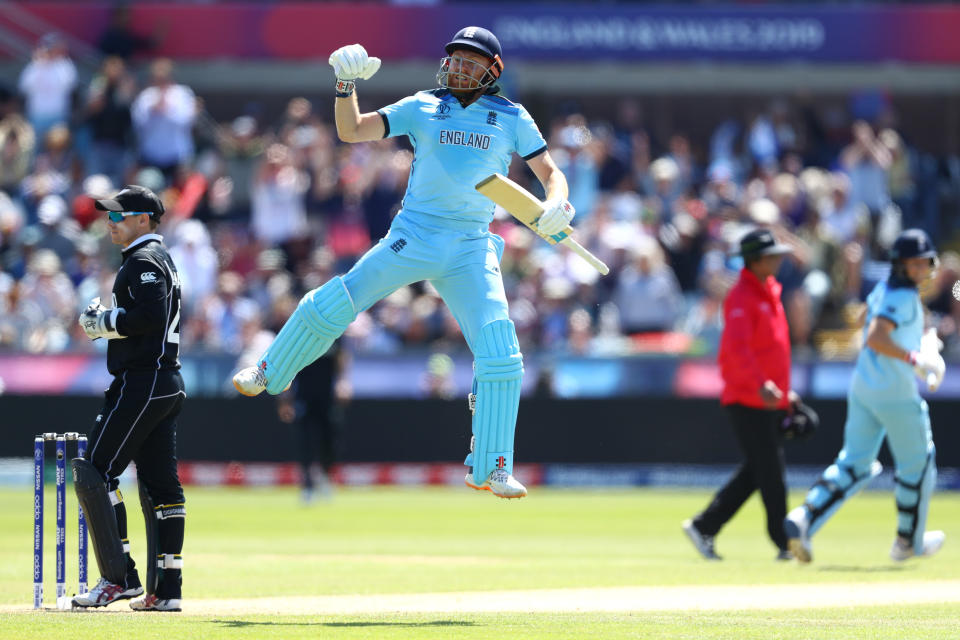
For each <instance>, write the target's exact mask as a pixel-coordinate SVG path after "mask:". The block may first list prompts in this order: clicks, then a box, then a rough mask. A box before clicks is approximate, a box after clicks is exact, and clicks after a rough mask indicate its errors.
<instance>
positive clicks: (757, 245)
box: [740, 229, 793, 258]
mask: <svg viewBox="0 0 960 640" xmlns="http://www.w3.org/2000/svg"><path fill="white" fill-rule="evenodd" d="M792 252H793V249H791V248H790V246H789V245H786V244H778V243H777V239H776V238H774V237H773V233H771V232H770V230H769V229H754V230H753V231H750V232H749V233H747V234H746V235H745V236H743V237H742V238H741V239H740V255H741V256H743V257H744V258H755V257H759V256H779V255H783V254H785V253H792Z"/></svg>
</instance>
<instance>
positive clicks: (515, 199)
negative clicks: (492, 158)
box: [476, 173, 610, 275]
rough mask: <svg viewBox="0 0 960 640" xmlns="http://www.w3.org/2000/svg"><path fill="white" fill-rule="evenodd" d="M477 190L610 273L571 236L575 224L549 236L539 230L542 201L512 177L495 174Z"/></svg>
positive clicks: (553, 239)
mask: <svg viewBox="0 0 960 640" xmlns="http://www.w3.org/2000/svg"><path fill="white" fill-rule="evenodd" d="M476 189H477V191H479V192H480V193H482V194H483V195H485V196H487V197H488V198H490V199H491V200H493V201H494V202H496V203H497V204H498V205H500V206H501V207H503V208H504V209H505V210H506V211H507V213H509V214H510V215H512V216H513V217H514V218H516V219H517V220H519V221H520V222H522V223H523V224H524V225H526V226H527V227H528V228H529V229H531V230H532V231H533V232H534V233H536V234H537V235H538V236H540V237H541V238H543V239H544V240H546V241H547V242H549V243H550V244H562V245H564V246H565V247H569V248H570V250H571V251H573V252H574V253H575V254H577V255H578V256H580V257H581V258H583V259H584V260H586V261H587V262H588V263H590V266H592V267H593V268H594V269H596V270H597V271H599V272H600V273H601V274H603V275H607V274H608V273H610V268H609V267H607V265H605V264H604V263H603V261H602V260H600V258H598V257H597V256H595V255H593V254H592V253H590V252H589V251H587V250H586V249H584V248H583V245H581V244H580V243H579V242H577V241H576V240H574V239H573V237H572V235H571V234H572V233H573V227H571V226H570V225H567V228H566V229H564V230H563V231H561V232H560V233H558V234H555V235H552V236H546V235H543V234H542V233H540V232H539V231H537V221H538V220H540V216H542V215H543V203H542V202H540V200H538V199H537V198H536V196H534V195H533V194H532V193H530V192H529V191H527V190H526V189H524V188H523V187H521V186H520V185H518V184H517V183H516V182H514V181H513V180H511V179H510V178H507V177H506V176H502V175H500V174H499V173H495V174H493V175H491V176H488V177H486V178H484V179H483V180H481V181H480V182H479V183H477V186H476Z"/></svg>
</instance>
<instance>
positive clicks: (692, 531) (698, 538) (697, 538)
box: [680, 520, 723, 560]
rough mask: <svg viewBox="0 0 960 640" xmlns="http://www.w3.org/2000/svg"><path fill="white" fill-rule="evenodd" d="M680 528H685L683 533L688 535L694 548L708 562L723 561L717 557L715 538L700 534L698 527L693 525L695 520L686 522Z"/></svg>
mask: <svg viewBox="0 0 960 640" xmlns="http://www.w3.org/2000/svg"><path fill="white" fill-rule="evenodd" d="M680 526H681V527H682V528H683V532H684V533H685V534H687V537H688V538H690V542H692V543H693V546H694V547H695V548H696V550H697V551H698V552H699V553H700V555H702V556H703V557H704V558H706V559H707V560H722V559H723V558H721V557H720V556H718V555H717V552H716V550H715V549H714V547H713V536H708V535H705V534H703V533H700V529H697V525H695V524H693V520H684V521H683V524H681V525H680Z"/></svg>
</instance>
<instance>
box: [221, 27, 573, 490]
mask: <svg viewBox="0 0 960 640" xmlns="http://www.w3.org/2000/svg"><path fill="white" fill-rule="evenodd" d="M446 54H447V55H446V56H445V57H443V58H442V59H441V61H440V70H439V71H438V72H437V83H438V84H439V85H440V88H439V89H432V90H425V91H420V92H418V93H416V94H414V95H412V96H409V97H406V98H404V99H402V100H400V101H399V102H396V103H394V104H392V105H389V106H387V107H384V108H382V109H380V110H378V111H375V112H371V113H360V109H359V107H358V105H357V97H356V90H355V86H354V83H355V82H356V81H357V80H358V79H362V80H366V79H368V78H370V77H371V76H373V74H375V73H376V72H377V70H378V69H379V68H380V60H379V58H374V57H370V56H368V55H367V52H366V50H365V49H364V48H363V47H362V46H360V45H359V44H352V45H348V46H346V47H341V48H340V49H337V50H336V51H334V52H333V54H331V55H330V64H331V65H332V66H333V70H334V73H335V74H336V78H337V79H336V100H335V114H336V122H337V133H338V135H339V136H340V139H341V140H343V141H345V142H366V141H372V140H379V139H381V138H386V137H389V136H400V135H405V136H407V137H408V138H409V139H410V142H411V144H412V145H413V149H414V160H413V166H412V169H411V171H410V178H409V182H408V184H407V191H406V194H405V195H404V198H403V205H402V208H401V210H400V212H399V213H398V214H397V216H396V217H395V218H394V220H393V223H392V225H391V227H390V231H389V233H388V234H387V236H386V237H385V238H383V239H381V240H380V242H379V243H378V244H377V245H376V246H374V247H373V248H372V249H370V251H368V252H367V253H366V255H364V256H363V257H362V258H361V259H360V260H359V261H358V262H357V264H356V265H354V267H353V268H352V269H350V271H349V272H348V273H346V274H345V275H343V276H337V277H335V278H333V279H332V280H330V281H329V282H327V283H326V284H325V285H323V286H322V287H320V288H318V289H315V290H314V291H311V292H310V293H308V294H307V295H305V296H304V297H303V299H302V300H301V301H300V304H299V306H298V307H297V310H296V311H295V312H294V313H293V315H292V316H290V319H289V320H288V321H287V323H286V325H285V326H284V327H283V329H282V330H281V331H280V334H279V335H278V336H277V338H276V340H275V341H274V342H273V344H272V345H270V347H269V348H268V349H267V351H266V353H264V354H263V356H262V357H261V358H260V361H259V366H257V367H250V368H248V369H244V370H242V371H240V372H239V373H238V374H237V375H236V376H235V377H234V385H235V386H236V387H237V389H238V390H239V391H240V392H241V393H243V394H246V395H256V394H258V393H260V392H261V391H263V390H264V389H265V390H266V391H267V392H268V393H272V394H276V393H280V392H281V391H283V389H284V388H286V387H287V385H289V384H290V381H291V380H293V378H294V376H295V375H296V374H297V372H298V371H299V370H300V369H302V368H303V367H304V366H306V365H307V364H308V363H310V362H312V361H313V360H315V359H316V358H317V357H319V356H320V355H321V354H322V353H324V351H326V350H327V348H328V347H329V346H330V344H331V343H332V342H333V341H334V340H336V339H337V338H338V337H339V336H340V335H341V334H342V333H343V332H344V330H345V329H346V328H347V325H349V324H350V322H352V321H353V319H354V318H356V317H357V314H358V313H360V312H361V311H363V310H365V309H367V308H369V307H370V306H371V305H373V304H374V303H375V302H377V301H378V300H380V299H381V298H383V297H385V296H387V295H389V294H390V293H392V292H393V291H395V290H396V289H398V288H400V287H403V286H405V285H408V284H411V283H413V282H417V281H420V280H429V281H430V282H431V283H432V284H433V285H434V286H435V287H436V289H437V291H438V292H439V293H440V295H441V296H442V298H443V300H444V302H446V304H447V306H448V307H449V308H450V310H451V312H452V313H453V315H454V317H455V318H456V320H457V322H458V323H459V325H460V329H461V330H462V331H463V335H464V337H465V338H466V340H467V344H468V345H469V346H470V349H471V351H472V352H473V355H474V392H473V394H471V398H472V399H475V403H474V402H472V401H471V406H472V407H473V445H472V447H471V449H472V451H471V453H470V455H468V456H467V459H466V462H465V464H466V465H467V466H468V467H470V471H469V473H467V475H466V484H467V485H468V486H470V487H473V488H474V489H484V490H489V491H492V492H493V493H494V494H495V495H497V496H500V497H502V498H520V497H523V496H525V495H526V493H527V490H526V488H525V487H524V486H523V485H522V484H520V483H519V482H518V481H517V480H516V479H515V478H514V477H513V473H512V472H513V436H514V429H515V427H516V420H517V408H518V405H519V402H520V385H521V379H522V377H523V358H522V356H521V354H520V345H519V343H518V342H517V334H516V331H515V329H514V326H513V322H511V321H510V316H509V313H508V312H507V298H506V295H505V294H504V289H503V279H502V277H501V274H500V258H501V255H502V253H503V247H504V242H503V239H502V238H500V237H499V236H497V235H495V234H493V233H490V231H489V229H488V226H489V224H490V221H491V220H492V219H493V210H494V205H493V203H492V202H491V201H490V200H488V199H487V198H485V197H484V196H482V195H480V194H479V193H477V192H476V191H475V190H474V188H473V186H474V185H475V184H477V182H479V181H480V180H482V179H483V178H486V177H487V176H489V175H490V174H492V173H503V174H505V173H507V170H508V167H509V165H510V159H511V157H512V155H513V154H514V153H517V154H519V155H520V156H521V157H522V158H523V159H524V160H526V162H527V164H528V165H529V167H530V168H531V169H532V170H533V172H534V174H536V176H537V178H538V179H539V180H540V182H541V183H542V185H543V188H544V189H545V191H546V201H547V207H546V212H545V214H544V215H543V216H542V218H541V219H540V222H539V230H540V231H541V232H542V233H545V234H555V233H557V232H559V231H560V230H562V229H564V228H565V227H566V226H567V224H568V223H569V222H570V220H571V219H572V218H573V214H574V211H573V207H572V206H571V205H570V203H569V202H567V193H568V190H567V181H566V179H565V178H564V176H563V173H562V172H561V171H560V170H559V169H558V168H557V165H556V164H555V163H554V161H553V159H552V158H551V157H550V154H549V152H548V151H547V144H546V142H545V141H544V139H543V136H542V135H541V134H540V131H539V130H538V129H537V126H536V124H535V123H534V121H533V119H532V118H531V117H530V114H528V113H527V111H526V109H524V108H523V106H521V105H519V104H517V103H514V102H511V101H510V100H508V99H506V98H504V97H503V96H501V95H500V91H499V89H498V87H497V86H496V82H497V80H498V79H499V78H500V75H501V74H502V73H503V69H504V63H503V58H502V51H501V48H500V43H499V42H498V41H497V38H496V37H495V36H494V35H493V34H492V33H491V32H490V31H488V30H486V29H483V28H481V27H467V28H465V29H461V30H460V31H458V32H457V33H456V35H454V37H453V39H452V40H451V41H450V42H449V43H447V45H446Z"/></svg>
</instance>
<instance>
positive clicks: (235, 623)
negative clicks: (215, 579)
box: [211, 620, 475, 629]
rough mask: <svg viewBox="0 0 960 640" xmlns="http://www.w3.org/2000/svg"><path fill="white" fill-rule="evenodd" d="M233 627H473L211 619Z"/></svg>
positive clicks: (449, 622) (450, 623)
mask: <svg viewBox="0 0 960 640" xmlns="http://www.w3.org/2000/svg"><path fill="white" fill-rule="evenodd" d="M211 622H213V623H216V624H222V625H223V626H225V627H229V628H232V629H237V628H242V627H410V628H416V627H472V626H474V625H475V623H473V622H470V621H467V620H432V621H430V622H366V621H364V620H357V621H356V622H273V621H270V620H264V621H259V620H211Z"/></svg>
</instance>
